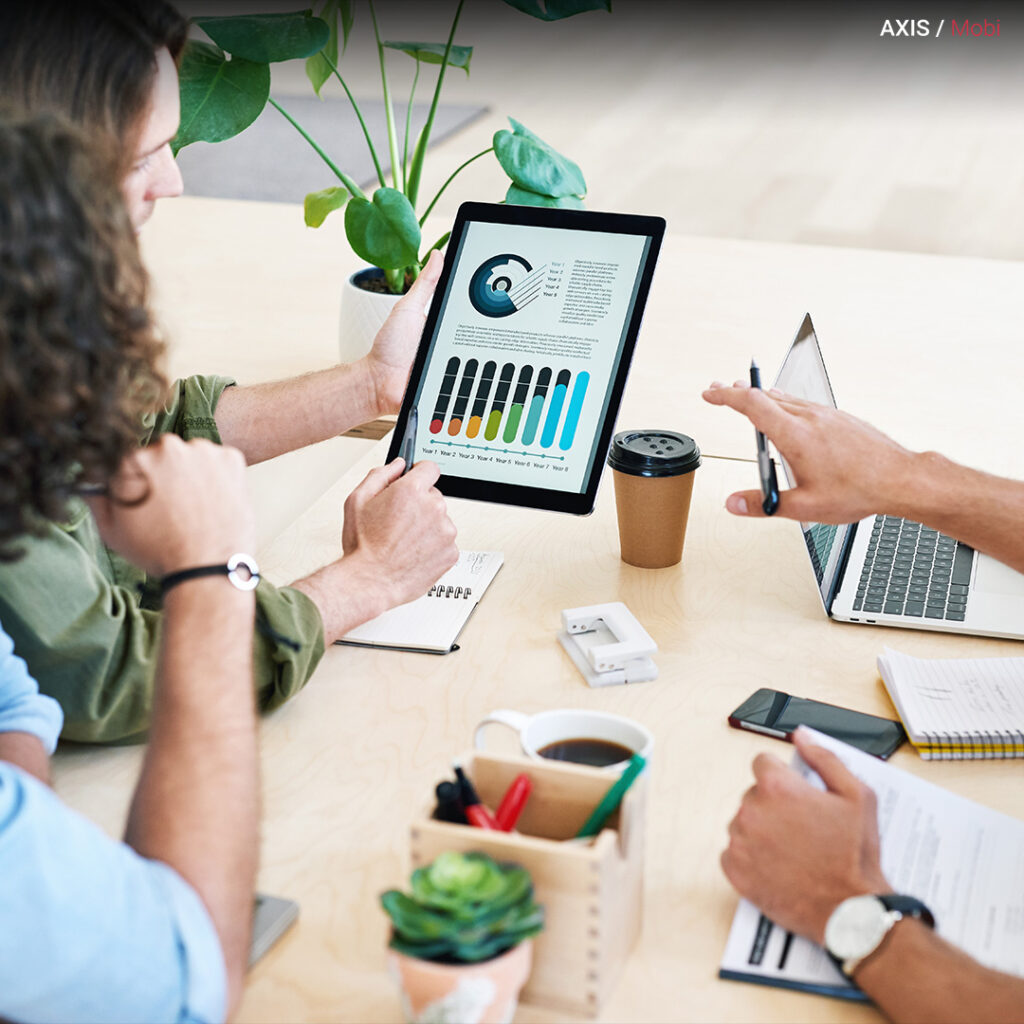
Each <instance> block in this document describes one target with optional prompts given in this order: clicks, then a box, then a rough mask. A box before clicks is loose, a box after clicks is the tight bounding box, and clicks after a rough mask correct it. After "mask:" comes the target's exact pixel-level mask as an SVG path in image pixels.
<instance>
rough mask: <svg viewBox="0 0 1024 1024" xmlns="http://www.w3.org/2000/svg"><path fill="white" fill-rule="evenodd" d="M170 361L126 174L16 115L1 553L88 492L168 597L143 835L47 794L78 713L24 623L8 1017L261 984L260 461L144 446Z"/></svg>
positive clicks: (160, 1013) (1, 260)
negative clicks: (249, 469)
mask: <svg viewBox="0 0 1024 1024" xmlns="http://www.w3.org/2000/svg"><path fill="white" fill-rule="evenodd" d="M161 356H162V346H161V344H160V343H159V342H158V341H157V339H156V338H155V336H154V333H153V327H152V323H151V321H150V317H149V314H148V312H147V309H146V277H145V273H144V271H143V269H142V265H141V263H140V260H139V255H138V250H137V243H136V239H135V235H134V232H133V230H132V226H131V224H130V222H129V220H128V217H127V214H126V212H125V209H124V203H123V200H122V197H121V195H120V192H119V189H118V186H117V176H116V174H115V173H114V172H113V170H112V169H111V168H109V167H107V166H105V165H104V163H103V162H102V161H101V160H100V154H98V153H95V152H90V149H89V148H88V147H87V144H86V143H85V141H84V140H83V139H82V138H80V137H79V136H78V135H77V133H75V132H74V131H73V130H72V129H70V128H69V127H67V126H62V125H61V124H60V123H59V122H57V121H55V120H54V119H52V118H44V119H34V120H31V121H11V120H9V119H5V118H2V117H0V554H2V557H4V558H6V559H16V558H17V555H18V550H19V548H20V547H30V546H31V544H32V543H34V542H33V541H29V542H25V540H24V538H25V537H26V535H27V534H29V533H30V532H31V531H32V530H34V529H36V528H37V526H38V525H39V524H40V523H41V522H42V523H45V522H46V521H48V520H56V521H67V520H68V518H69V515H70V509H71V507H73V505H74V503H75V500H74V499H72V495H73V494H75V493H79V494H82V493H87V494H89V495H90V497H89V499H88V500H89V502H90V504H91V506H92V512H93V514H94V516H95V522H96V523H97V524H98V530H99V533H100V535H101V536H102V537H103V538H104V539H105V540H106V541H107V542H109V543H110V544H111V545H112V547H113V548H116V550H118V551H120V552H121V553H122V554H123V555H124V556H126V557H127V558H128V559H130V560H131V561H132V563H134V564H136V565H139V566H142V567H144V568H145V569H146V570H148V572H149V573H150V574H151V575H152V577H153V578H154V579H159V580H161V581H162V590H163V593H164V614H163V627H162V638H161V640H160V641H159V642H158V643H156V644H155V650H154V655H153V656H154V661H155V669H154V674H155V677H156V682H155V687H154V690H153V699H152V728H151V732H150V736H151V739H150V744H149V748H148V750H147V752H146V757H145V761H144V764H143V770H142V774H141V776H140V779H139V783H138V786H137V788H136V791H135V794H134V798H133V801H132V805H131V811H130V814H129V819H128V823H127V829H126V833H125V837H126V838H125V842H124V843H118V842H115V841H114V840H112V839H110V838H109V837H108V836H106V835H105V834H104V833H103V832H102V831H100V830H99V829H98V828H96V827H95V826H94V825H92V824H91V823H90V822H88V821H86V820H85V819H84V818H82V817H81V816H80V815H78V814H76V813H74V812H72V811H71V810H70V809H69V808H67V807H66V806H64V805H63V804H62V803H61V802H60V801H59V800H58V799H57V797H56V796H55V795H54V793H53V792H52V791H51V790H50V789H49V788H48V786H47V785H46V783H47V782H48V777H49V764H48V754H49V753H51V752H52V751H53V748H54V746H55V745H56V742H57V735H58V733H59V731H60V728H61V722H62V715H61V711H60V707H59V706H58V704H57V703H56V702H55V701H54V700H53V699H51V698H49V697H46V696H42V695H40V693H39V691H38V689H37V686H36V683H35V681H34V679H33V678H32V676H31V674H30V673H29V671H28V670H27V668H26V666H25V663H24V661H23V660H22V659H21V658H19V657H17V656H16V655H15V653H14V650H13V645H12V643H11V640H10V638H9V637H8V635H7V634H6V633H5V632H4V629H3V625H0V879H2V882H0V922H3V924H2V926H0V1019H2V1020H10V1021H43V1020H45V1021H53V1020H60V1021H68V1022H79V1021H82V1022H94V1021H104V1020H179V1021H185V1020H188V1021H200V1020H223V1019H224V1017H225V1016H226V1015H227V1014H228V1013H229V1011H230V1010H231V1008H233V1007H234V1005H235V1004H236V1003H237V1000H238V998H239V995H240V992H241V989H242V984H243V979H244V972H245V968H246V963H247V960H248V951H249V941H250V931H251V920H252V891H253V883H254V879H255V873H256V861H257V850H258V818H259V814H258V808H259V788H258V755H257V740H256V733H257V730H256V715H255V708H254V701H253V692H252V673H253V654H252V637H253V618H254V611H255V599H254V594H253V590H252V583H253V582H254V581H252V580H246V579H243V578H242V576H241V574H238V575H237V576H236V577H235V578H234V579H233V578H232V577H230V576H228V575H227V573H226V572H222V571H221V569H223V568H224V566H225V564H226V562H227V561H228V560H229V559H231V558H232V556H235V558H238V557H241V558H242V559H243V561H244V562H246V563H247V564H248V565H249V566H251V567H253V569H254V571H255V568H254V567H255V563H254V562H253V561H252V559H251V557H250V556H247V555H244V554H243V553H244V552H246V551H248V550H251V545H252V543H253V541H254V538H255V523H254V517H253V514H252V510H251V509H250V507H249V504H248V501H247V499H246V496H245V462H244V459H243V457H242V455H241V453H240V452H238V451H237V450H235V449H233V448H229V447H226V446H224V447H222V446H218V445H214V444H211V443H210V442H209V441H204V440H196V441H192V442H188V443H186V442H184V441H182V440H181V439H180V438H177V437H175V436H173V435H167V436H165V437H163V438H162V439H160V440H159V441H157V442H155V443H154V444H152V445H150V446H149V447H147V448H144V449H142V450H139V448H138V430H139V420H140V417H141V416H142V415H143V413H145V412H148V411H149V410H150V409H151V407H152V405H153V403H154V402H156V401H157V400H158V399H160V398H161V397H162V395H163V392H164V390H165V384H164V381H163V379H162V377H161V376H160V373H159V371H158V369H157V362H158V360H159V359H160V358H161ZM45 528H46V527H44V529H45ZM10 564H17V562H13V563H10ZM214 567H215V568H216V570H217V571H216V572H214V571H212V570H213V568H214ZM196 569H200V570H204V572H203V573H202V574H196V573H195V572H194V570H196ZM60 602H61V594H60V593H53V594H52V595H51V606H52V607H53V609H54V614H55V615H56V616H59V615H60V612H59V605H60ZM67 657H68V659H69V664H68V670H69V671H72V672H73V671H74V669H75V663H74V658H75V653H74V651H71V652H69V653H68V654H67ZM147 705H148V699H147Z"/></svg>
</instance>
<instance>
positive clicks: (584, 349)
mask: <svg viewBox="0 0 1024 1024" xmlns="http://www.w3.org/2000/svg"><path fill="white" fill-rule="evenodd" d="M664 230H665V222H664V221H663V220H662V219H661V218H659V217H634V216H626V215H620V214H607V213H589V212H585V211H580V210H553V209H545V208H540V207H526V206H507V205H497V204H485V203H465V204H463V205H462V207H460V209H459V213H458V216H457V218H456V221H455V227H454V228H453V230H452V235H451V241H450V242H449V249H448V252H449V255H448V258H447V259H446V260H445V266H444V270H443V272H442V275H441V280H440V282H439V283H438V286H437V290H436V291H435V292H434V299H433V302H432V303H431V306H430V311H429V313H428V314H427V322H426V325H425V327H424V333H423V339H422V341H421V342H420V348H419V351H418V352H417V354H416V360H415V363H414V364H413V369H412V374H411V376H410V380H409V386H408V388H407V389H406V393H405V399H404V401H403V403H402V409H401V412H400V413H399V416H398V424H397V427H396V430H395V433H394V435H393V439H392V442H391V450H390V452H389V454H388V458H389V460H390V459H392V458H394V457H395V456H396V455H402V456H403V457H404V458H406V459H407V461H408V460H413V461H418V460H420V459H429V460H430V461H432V462H436V463H437V464H438V466H439V467H440V470H441V478H440V480H439V481H438V483H437V486H438V488H439V490H441V491H442V492H443V493H444V494H447V495H452V496H455V497H462V498H476V499H480V500H484V501H495V502H502V503H505V504H514V505H526V506H531V507H535V508H546V509H552V510H556V511H561V512H572V513H576V514H586V513H589V512H590V511H591V510H592V509H593V506H594V498H595V496H596V493H597V485H598V482H599V480H600V476H601V470H602V467H603V465H604V456H605V453H606V451H607V449H608V443H609V441H610V439H611V433H612V429H613V427H614V423H615V416H616V414H617V413H618V409H619V404H620V402H621V399H622V392H623V389H624V387H625V382H626V376H627V374H628V372H629V364H630V360H631V358H632V355H633V348H634V346H635V344H636V338H637V334H638V332H639V330H640V321H641V317H642V314H643V309H644V305H645V303H646V301H647V293H648V291H649V289H650V283H651V278H652V276H653V273H654V265H655V262H656V260H657V255H658V251H659V249H660V247H661V239H662V236H663V234H664Z"/></svg>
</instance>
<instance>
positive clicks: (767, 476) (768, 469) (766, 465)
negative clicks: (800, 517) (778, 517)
mask: <svg viewBox="0 0 1024 1024" xmlns="http://www.w3.org/2000/svg"><path fill="white" fill-rule="evenodd" d="M750 386H751V387H752V388H758V389H759V390H760V387H761V371H760V370H759V369H758V366H757V363H756V361H755V360H753V359H751V360H750ZM754 437H755V438H756V439H757V468H758V471H759V472H760V474H761V494H762V495H763V497H764V501H762V502H761V508H763V509H764V514H765V515H766V516H773V515H775V513H776V512H777V511H778V509H779V481H778V480H777V479H776V476H775V463H774V462H773V461H772V459H771V456H770V455H769V454H768V439H767V438H766V437H765V436H764V434H762V433H761V431H760V430H756V429H755V430H754Z"/></svg>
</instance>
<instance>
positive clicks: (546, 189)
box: [494, 117, 587, 205]
mask: <svg viewBox="0 0 1024 1024" xmlns="http://www.w3.org/2000/svg"><path fill="white" fill-rule="evenodd" d="M509 123H510V124H511V125H512V131H509V130H508V129H507V128H506V129H503V130H502V131H500V132H495V135H494V153H495V155H496V156H497V158H498V163H500V164H501V166H502V169H503V170H504V171H505V173H506V174H507V175H508V176H509V177H510V178H511V179H512V181H513V183H514V184H516V185H518V186H519V187H520V188H521V189H525V190H526V191H527V192H532V193H534V194H535V195H538V196H550V197H551V198H554V199H559V198H563V197H566V196H575V197H577V198H582V197H583V196H585V195H586V194H587V183H586V181H584V180H583V172H582V171H581V170H580V169H579V167H577V166H576V164H574V163H573V162H572V160H570V159H568V157H564V156H562V154H561V153H559V152H558V151H557V150H555V149H553V148H552V147H551V146H549V145H548V144H547V143H546V142H545V141H544V140H543V139H542V138H540V137H539V136H537V135H534V134H533V132H531V131H530V130H529V128H527V127H525V126H524V125H521V124H520V123H519V122H518V121H516V120H514V119H513V118H511V117H510V118H509ZM532 205H540V204H537V203H534V204H532Z"/></svg>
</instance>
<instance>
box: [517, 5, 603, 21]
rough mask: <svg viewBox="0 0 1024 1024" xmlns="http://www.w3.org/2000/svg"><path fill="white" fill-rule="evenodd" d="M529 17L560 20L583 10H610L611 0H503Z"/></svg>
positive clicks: (542, 19)
mask: <svg viewBox="0 0 1024 1024" xmlns="http://www.w3.org/2000/svg"><path fill="white" fill-rule="evenodd" d="M504 2H505V3H507V4H508V5H509V7H514V8H515V9H516V10H517V11H522V12H523V14H528V15H530V17H531V18H539V19H540V20H541V21H561V20H562V18H571V17H572V16H573V15H574V14H582V13H583V12H584V11H610V10H611V9H612V0H504Z"/></svg>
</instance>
